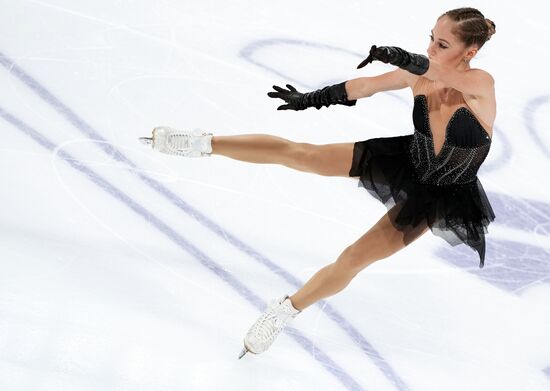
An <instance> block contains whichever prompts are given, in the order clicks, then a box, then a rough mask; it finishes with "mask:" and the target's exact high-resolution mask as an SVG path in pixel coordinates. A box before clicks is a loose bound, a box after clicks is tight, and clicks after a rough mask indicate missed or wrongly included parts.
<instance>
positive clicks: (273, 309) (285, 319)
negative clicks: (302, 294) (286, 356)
mask: <svg viewBox="0 0 550 391" xmlns="http://www.w3.org/2000/svg"><path fill="white" fill-rule="evenodd" d="M300 312H301V311H298V310H297V309H296V308H294V307H293V306H292V303H291V302H290V299H289V297H288V296H287V295H285V296H283V297H281V298H280V299H278V300H272V301H271V303H270V304H269V306H268V307H267V309H266V310H265V312H264V313H263V314H262V315H261V316H260V317H259V318H258V320H257V321H256V323H254V324H253V325H252V327H250V330H248V333H246V336H245V337H244V349H243V350H242V351H241V353H240V354H239V359H241V358H242V357H243V356H244V355H245V354H246V353H247V352H251V353H254V354H259V353H263V352H265V351H266V350H267V349H268V348H269V347H270V346H271V344H272V343H273V341H275V338H276V337H277V335H279V333H280V332H281V330H282V329H283V328H284V327H285V326H286V325H287V324H288V323H289V322H290V321H291V320H292V319H294V318H295V317H296V315H298V314H299V313H300Z"/></svg>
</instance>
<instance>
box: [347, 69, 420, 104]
mask: <svg viewBox="0 0 550 391" xmlns="http://www.w3.org/2000/svg"><path fill="white" fill-rule="evenodd" d="M418 77H419V76H416V75H413V74H411V73H410V72H407V71H405V70H403V69H401V68H397V69H395V70H393V71H391V72H387V73H383V74H381V75H378V76H371V77H360V78H357V79H352V80H348V81H346V93H347V95H348V99H350V100H353V99H360V98H366V97H369V96H372V95H374V94H376V93H377V92H381V91H389V90H400V89H402V88H405V87H409V86H412V85H413V84H414V81H415V80H413V79H417V78H418Z"/></svg>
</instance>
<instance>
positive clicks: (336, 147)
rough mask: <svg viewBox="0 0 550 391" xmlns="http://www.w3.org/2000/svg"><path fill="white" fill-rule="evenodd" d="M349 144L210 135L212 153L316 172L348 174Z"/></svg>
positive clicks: (349, 161) (351, 147) (350, 144)
mask: <svg viewBox="0 0 550 391" xmlns="http://www.w3.org/2000/svg"><path fill="white" fill-rule="evenodd" d="M353 145H354V143H338V144H325V145H316V144H309V143H297V142H293V141H290V140H287V139H285V138H282V137H277V136H272V135H268V134H243V135H234V136H213V137H212V154H217V155H223V156H226V157H229V158H232V159H237V160H242V161H246V162H250V163H263V164H281V165H283V166H286V167H289V168H292V169H295V170H299V171H305V172H311V173H315V174H319V175H325V176H343V177H349V170H350V168H351V161H352V157H353Z"/></svg>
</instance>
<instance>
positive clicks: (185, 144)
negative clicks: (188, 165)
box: [167, 134, 189, 150]
mask: <svg viewBox="0 0 550 391" xmlns="http://www.w3.org/2000/svg"><path fill="white" fill-rule="evenodd" d="M167 145H169V146H170V147H171V148H173V149H174V150H182V149H187V148H189V136H188V135H187V134H171V135H169V136H168V143H167Z"/></svg>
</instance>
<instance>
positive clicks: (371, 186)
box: [349, 135, 495, 268]
mask: <svg viewBox="0 0 550 391" xmlns="http://www.w3.org/2000/svg"><path fill="white" fill-rule="evenodd" d="M412 137H413V135H406V136H396V137H382V138H372V139H369V140H365V141H359V142H356V143H355V145H354V149H353V161H352V166H351V169H350V172H349V175H350V176H351V177H359V183H358V186H360V187H364V188H365V189H367V190H368V192H369V193H370V194H371V195H372V196H373V197H375V198H376V199H378V200H379V201H380V202H382V203H383V204H384V205H385V206H386V207H387V209H388V210H390V209H393V213H392V214H390V217H391V221H392V224H393V226H394V227H395V228H397V229H398V230H400V231H402V232H404V233H405V237H404V240H406V235H407V234H409V233H412V232H414V228H415V227H417V226H418V225H419V224H421V223H426V224H427V225H428V227H429V228H430V230H431V231H432V233H433V234H434V235H436V236H439V237H441V238H443V239H444V240H445V241H446V242H447V243H449V244H450V245H452V246H456V245H458V244H466V245H467V246H469V247H470V248H472V249H473V250H475V251H477V253H478V254H479V260H480V263H479V267H480V268H482V267H483V266H484V260H485V234H486V233H487V232H488V231H487V227H488V226H489V224H490V223H491V222H492V221H493V220H494V219H495V214H494V212H493V209H492V207H491V204H490V203H489V199H488V198H487V195H486V193H485V190H484V189H483V187H482V185H481V182H480V181H479V179H477V178H476V180H475V181H473V182H470V183H466V184H457V185H446V186H437V185H431V184H423V183H420V181H419V180H418V178H417V177H416V173H415V171H414V167H413V166H412V163H411V160H410V156H409V153H408V150H409V149H408V148H409V144H410V142H411V140H412ZM395 206H397V208H394V207H395Z"/></svg>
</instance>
